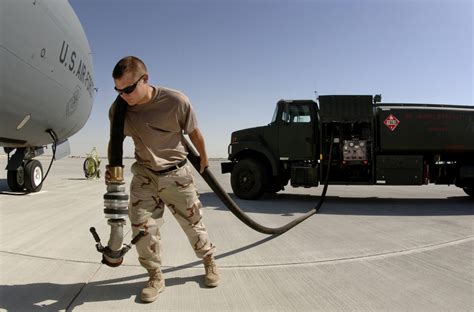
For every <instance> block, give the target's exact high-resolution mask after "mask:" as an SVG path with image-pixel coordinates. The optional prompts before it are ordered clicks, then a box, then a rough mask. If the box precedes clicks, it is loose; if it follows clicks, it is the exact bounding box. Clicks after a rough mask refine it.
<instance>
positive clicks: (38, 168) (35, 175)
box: [25, 159, 43, 192]
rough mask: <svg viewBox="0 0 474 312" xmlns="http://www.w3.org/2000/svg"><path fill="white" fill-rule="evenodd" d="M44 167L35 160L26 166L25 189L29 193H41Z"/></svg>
mask: <svg viewBox="0 0 474 312" xmlns="http://www.w3.org/2000/svg"><path fill="white" fill-rule="evenodd" d="M42 182H43V166H42V165H41V163H40V162H39V161H38V160H36V159H33V160H31V161H29V162H27V163H26V165H25V187H26V190H27V191H28V192H39V191H41V188H42V187H43V183H42Z"/></svg>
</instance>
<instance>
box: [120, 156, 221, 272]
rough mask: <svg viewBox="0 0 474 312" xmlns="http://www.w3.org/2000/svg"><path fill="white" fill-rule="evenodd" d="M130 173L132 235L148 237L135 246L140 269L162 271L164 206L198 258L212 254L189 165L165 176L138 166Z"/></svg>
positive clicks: (133, 167)
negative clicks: (176, 222)
mask: <svg viewBox="0 0 474 312" xmlns="http://www.w3.org/2000/svg"><path fill="white" fill-rule="evenodd" d="M131 170H132V173H133V179H132V182H131V185H130V203H129V217H130V222H131V224H132V235H133V236H135V235H137V234H138V233H139V231H145V234H146V235H145V236H144V237H142V238H141V239H140V240H139V241H138V242H137V244H136V245H135V246H136V248H137V252H138V260H139V261H140V263H141V265H142V266H143V267H145V268H146V269H147V270H150V269H159V268H160V267H161V256H160V249H161V246H160V226H161V225H162V224H163V223H164V220H163V213H164V208H165V206H166V207H168V209H169V210H170V211H171V213H172V214H173V216H174V217H175V218H176V220H177V221H178V223H179V225H180V226H181V228H182V229H183V230H184V232H185V233H186V236H187V237H188V240H189V242H190V244H191V246H192V247H193V249H194V252H195V253H196V255H197V257H199V258H203V257H205V256H207V255H211V254H213V253H214V251H215V246H214V245H213V244H212V243H211V242H210V240H209V236H208V234H207V230H206V227H205V226H204V223H203V222H202V215H201V207H202V205H201V202H200V201H199V198H198V195H197V189H196V186H195V184H194V179H193V176H192V172H191V168H190V167H189V165H188V164H186V165H185V166H183V167H181V168H179V169H177V170H174V171H171V172H169V173H166V174H163V175H158V174H156V173H155V172H154V171H151V170H149V169H147V168H145V167H144V166H142V165H139V164H138V163H134V164H133V165H132V168H131Z"/></svg>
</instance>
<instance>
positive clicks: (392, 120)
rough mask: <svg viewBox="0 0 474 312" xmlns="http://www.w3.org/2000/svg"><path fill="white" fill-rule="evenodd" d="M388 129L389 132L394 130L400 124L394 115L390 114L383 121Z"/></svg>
mask: <svg viewBox="0 0 474 312" xmlns="http://www.w3.org/2000/svg"><path fill="white" fill-rule="evenodd" d="M383 123H384V124H385V125H386V126H387V127H388V128H389V129H390V131H393V130H395V128H396V127H397V126H398V124H399V123H400V120H398V119H397V117H395V116H394V115H392V114H390V115H388V117H387V118H386V119H385V120H384V122H383Z"/></svg>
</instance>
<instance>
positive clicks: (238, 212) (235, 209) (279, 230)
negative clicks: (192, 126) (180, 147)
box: [183, 136, 333, 235]
mask: <svg viewBox="0 0 474 312" xmlns="http://www.w3.org/2000/svg"><path fill="white" fill-rule="evenodd" d="M183 137H184V136H183ZM184 140H185V142H186V145H187V147H188V159H189V161H190V162H191V164H192V165H193V167H194V168H195V169H196V170H197V171H198V172H199V170H200V158H199V155H198V153H197V152H196V150H195V148H194V146H193V145H192V144H191V143H190V142H189V141H188V140H187V139H186V138H185V137H184ZM332 141H333V140H332V139H331V145H330V148H329V159H328V168H327V171H326V180H325V183H324V188H323V192H322V193H321V196H320V198H319V202H318V204H317V205H316V206H315V207H314V208H313V209H311V210H309V211H308V212H306V213H305V214H304V215H302V216H300V217H298V218H296V219H294V220H293V221H291V222H289V223H287V224H285V225H283V226H280V227H275V228H272V227H267V226H264V225H262V224H260V223H257V222H256V221H255V220H253V219H252V218H251V217H249V215H247V214H246V213H245V212H244V211H243V210H242V209H241V208H240V207H239V206H238V205H237V203H236V202H235V201H234V200H233V199H232V198H231V197H230V196H229V194H227V192H226V191H225V190H224V189H223V188H222V186H221V185H220V184H219V182H217V179H216V178H215V176H214V175H213V174H212V172H211V171H210V170H209V168H206V169H204V171H203V172H202V173H201V177H202V178H203V179H204V181H206V183H207V184H208V185H209V187H210V188H211V189H212V191H213V192H214V193H215V194H216V195H217V197H219V199H220V200H221V201H222V202H223V203H224V205H225V206H226V207H227V208H228V209H229V210H230V211H231V212H232V213H233V214H234V215H235V216H236V217H237V218H238V219H239V220H240V221H242V222H243V223H245V224H246V225H247V226H249V227H250V228H252V229H254V230H255V231H257V232H260V233H263V234H270V235H280V234H283V233H285V232H287V231H288V230H290V229H292V228H293V227H295V226H296V225H298V224H299V223H301V222H303V221H304V220H306V219H308V218H309V217H311V216H312V215H314V214H316V213H318V211H319V209H320V208H321V206H322V204H323V202H324V199H325V197H326V191H327V188H328V181H329V179H328V177H329V168H330V167H331V166H330V165H329V164H330V163H331V158H332V144H333V143H332Z"/></svg>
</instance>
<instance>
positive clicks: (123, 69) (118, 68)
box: [112, 56, 147, 79]
mask: <svg viewBox="0 0 474 312" xmlns="http://www.w3.org/2000/svg"><path fill="white" fill-rule="evenodd" d="M129 72H132V73H139V74H141V75H143V74H146V73H147V69H146V66H145V63H143V61H142V60H140V59H139V58H138V57H136V56H126V57H124V58H122V59H121V60H120V61H118V63H117V64H116V65H115V67H114V70H113V72H112V77H113V78H114V79H120V78H122V76H123V75H124V74H125V73H129Z"/></svg>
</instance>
